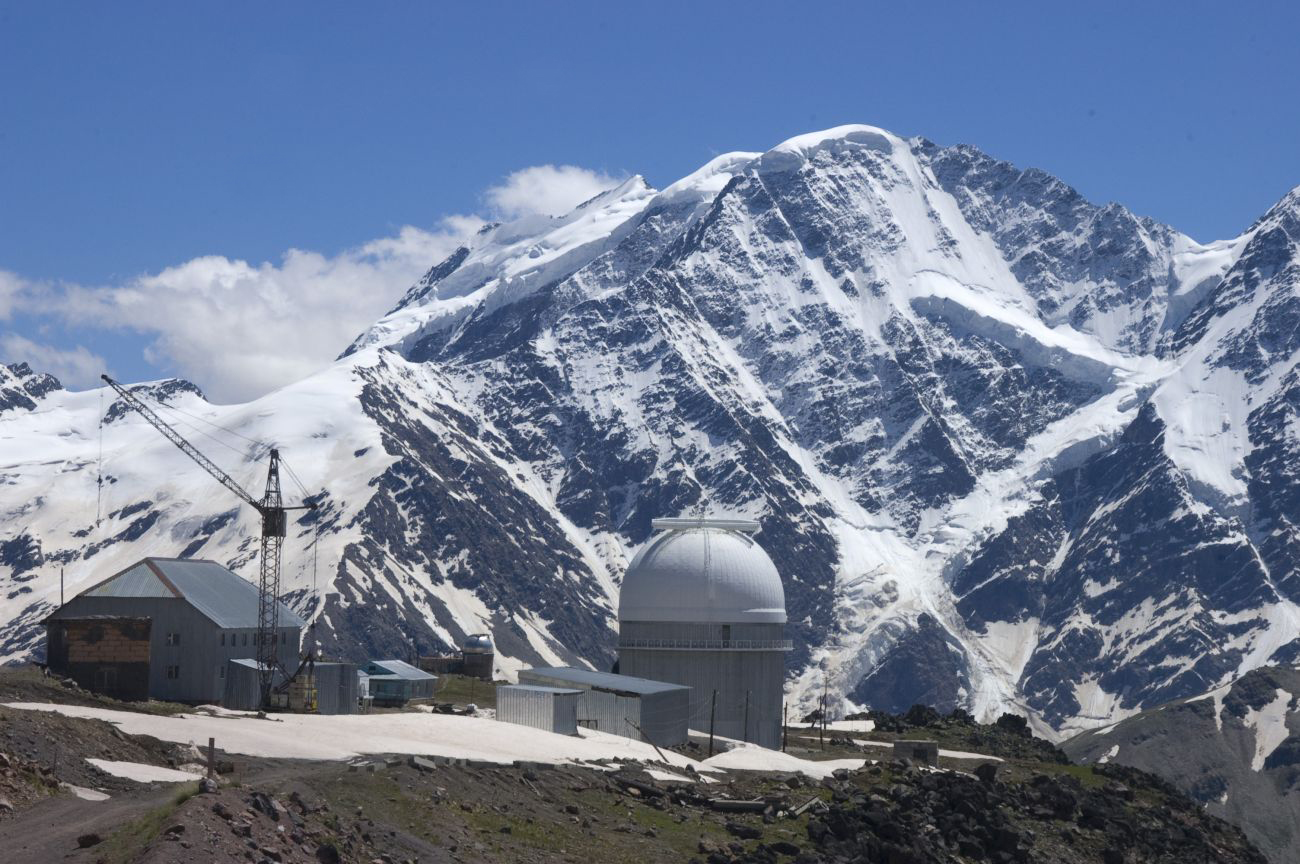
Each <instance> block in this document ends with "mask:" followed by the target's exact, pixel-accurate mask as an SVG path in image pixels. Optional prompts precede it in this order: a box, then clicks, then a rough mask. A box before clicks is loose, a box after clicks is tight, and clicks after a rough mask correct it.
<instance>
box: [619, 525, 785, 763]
mask: <svg viewBox="0 0 1300 864" xmlns="http://www.w3.org/2000/svg"><path fill="white" fill-rule="evenodd" d="M652 527H653V529H654V531H655V536H653V537H652V538H651V539H650V541H649V542H648V543H646V545H645V546H643V547H642V548H641V550H640V551H638V552H637V554H636V557H634V558H633V559H632V563H631V564H630V565H628V568H627V575H626V576H624V577H623V587H622V589H621V590H620V592H619V602H618V621H619V639H618V670H619V672H620V673H622V674H624V675H636V676H638V677H641V678H650V679H652V680H655V681H667V682H670V683H673V684H684V685H686V686H688V687H690V688H691V694H690V727H691V728H692V729H698V730H705V731H707V730H708V728H709V714H710V711H711V710H713V711H715V714H714V731H715V732H716V733H717V734H718V735H721V736H725V737H728V738H734V739H736V740H739V741H750V742H752V743H755V744H760V745H762V746H764V747H772V748H776V747H780V746H781V699H782V690H783V685H784V683H785V653H786V652H787V651H789V650H790V647H791V646H790V642H789V640H787V639H786V638H785V591H784V590H783V589H782V587H781V577H780V575H779V574H778V573H777V572H776V567H775V566H774V565H773V564H772V559H771V558H768V557H767V553H765V552H764V551H763V550H762V548H760V547H759V545H758V544H757V543H756V542H754V539H753V537H751V536H750V535H752V534H754V533H755V532H756V531H758V523H757V522H747V521H740V520H734V519H656V520H654V522H653V523H652ZM714 691H716V692H717V700H716V708H714V707H713V702H714V696H713V694H714Z"/></svg>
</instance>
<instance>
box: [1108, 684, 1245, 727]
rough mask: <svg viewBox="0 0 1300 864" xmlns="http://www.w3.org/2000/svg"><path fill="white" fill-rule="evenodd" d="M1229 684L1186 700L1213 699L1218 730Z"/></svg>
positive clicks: (1221, 725)
mask: <svg viewBox="0 0 1300 864" xmlns="http://www.w3.org/2000/svg"><path fill="white" fill-rule="evenodd" d="M1231 686H1232V684H1231V682H1229V683H1228V684H1224V685H1223V686H1222V687H1216V688H1215V689H1213V690H1211V691H1210V692H1209V693H1202V694H1201V695H1200V696H1194V697H1192V698H1191V699H1188V700H1187V701H1188V702H1200V701H1201V700H1202V699H1213V700H1214V728H1215V729H1217V730H1218V731H1220V732H1222V731H1223V697H1224V694H1226V693H1227V692H1228V688H1230V687H1231ZM1106 731H1107V732H1109V731H1110V727H1107V729H1106ZM1097 734H1098V735H1100V734H1102V733H1100V732H1098V733H1097Z"/></svg>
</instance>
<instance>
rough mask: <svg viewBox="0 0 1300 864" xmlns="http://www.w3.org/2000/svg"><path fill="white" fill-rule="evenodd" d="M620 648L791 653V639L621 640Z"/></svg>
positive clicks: (792, 645) (792, 644) (619, 641)
mask: <svg viewBox="0 0 1300 864" xmlns="http://www.w3.org/2000/svg"><path fill="white" fill-rule="evenodd" d="M618 647H619V648H645V649H648V650H650V651H790V650H793V648H794V643H793V642H792V641H790V640H789V639H619V640H618Z"/></svg>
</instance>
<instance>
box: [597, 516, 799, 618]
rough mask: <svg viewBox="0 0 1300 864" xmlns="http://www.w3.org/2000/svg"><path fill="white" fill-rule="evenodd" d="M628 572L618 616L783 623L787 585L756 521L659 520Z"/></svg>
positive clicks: (624, 579)
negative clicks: (758, 537) (759, 535)
mask: <svg viewBox="0 0 1300 864" xmlns="http://www.w3.org/2000/svg"><path fill="white" fill-rule="evenodd" d="M653 527H654V530H655V531H657V532H659V533H657V534H656V535H655V536H654V537H652V538H650V540H649V542H647V543H646V544H645V545H644V546H642V547H641V549H640V551H638V552H637V553H636V557H634V558H633V559H632V563H631V564H629V565H628V568H627V574H626V575H625V576H624V577H623V587H622V588H621V589H620V591H619V600H618V620H619V621H675V622H704V623H716V624H784V623H785V591H784V590H783V589H782V587H781V576H780V574H778V573H777V572H776V566H775V565H774V564H773V563H772V559H771V558H768V557H767V553H766V552H764V551H763V549H762V547H760V546H759V545H758V544H757V543H756V542H754V539H753V538H752V537H750V536H748V535H749V534H752V533H753V532H755V531H757V530H758V524H757V523H756V522H742V521H738V520H723V519H656V520H655V521H654V522H653Z"/></svg>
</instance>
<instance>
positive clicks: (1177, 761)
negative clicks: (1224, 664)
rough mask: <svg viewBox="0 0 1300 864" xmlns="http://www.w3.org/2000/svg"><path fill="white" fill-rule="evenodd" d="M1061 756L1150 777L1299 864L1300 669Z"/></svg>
mask: <svg viewBox="0 0 1300 864" xmlns="http://www.w3.org/2000/svg"><path fill="white" fill-rule="evenodd" d="M1062 749H1064V750H1065V752H1066V753H1068V754H1070V756H1071V757H1072V758H1074V759H1076V760H1078V761H1080V762H1084V763H1098V762H1118V763H1120V764H1123V765H1131V766H1133V767H1135V768H1141V769H1143V770H1144V771H1150V772H1151V773H1152V774H1156V775H1157V776H1160V777H1163V778H1164V779H1165V780H1167V781H1169V782H1170V783H1172V784H1174V785H1175V786H1177V787H1178V788H1179V789H1181V790H1182V791H1183V792H1185V793H1187V794H1188V795H1190V796H1191V797H1192V798H1194V799H1195V800H1197V801H1198V802H1200V803H1201V804H1202V805H1203V806H1204V807H1205V808H1206V809H1207V810H1208V811H1209V812H1211V813H1213V814H1214V815H1215V816H1220V817H1222V818H1224V819H1226V820H1228V821H1229V822H1232V823H1234V824H1236V825H1238V826H1240V827H1241V828H1242V830H1244V831H1245V832H1246V835H1247V836H1248V837H1250V839H1251V840H1252V841H1253V842H1254V843H1255V844H1256V845H1257V846H1258V847H1259V848H1260V849H1261V850H1263V851H1264V852H1265V853H1266V854H1267V855H1268V856H1269V858H1270V859H1271V860H1273V861H1276V862H1277V864H1287V862H1293V861H1295V860H1296V859H1297V857H1300V669H1296V668H1294V667H1290V666H1261V667H1259V668H1257V669H1254V670H1252V671H1251V672H1249V673H1247V674H1246V675H1245V676H1243V677H1242V678H1240V679H1238V680H1236V681H1233V682H1230V683H1228V684H1224V685H1222V686H1220V687H1216V688H1215V689H1214V690H1211V691H1210V692H1208V693H1203V694H1201V695H1199V696H1193V697H1191V698H1190V699H1183V700H1179V701H1177V702H1172V703H1169V704H1167V705H1161V706H1159V707H1157V708H1153V709H1150V710H1148V711H1144V712H1142V713H1141V714H1137V715H1135V716H1133V717H1127V718H1125V719H1124V720H1121V721H1120V722H1119V723H1115V724H1113V725H1110V726H1103V727H1101V728H1098V729H1091V730H1089V731H1087V732H1084V733H1082V734H1080V735H1078V736H1076V737H1074V738H1072V739H1070V740H1069V741H1067V742H1065V743H1064V744H1063V745H1062Z"/></svg>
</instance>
